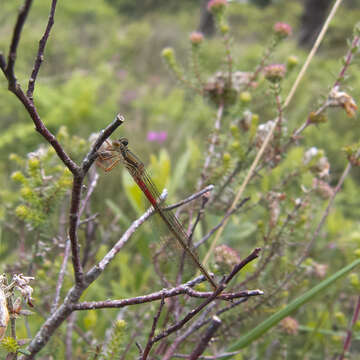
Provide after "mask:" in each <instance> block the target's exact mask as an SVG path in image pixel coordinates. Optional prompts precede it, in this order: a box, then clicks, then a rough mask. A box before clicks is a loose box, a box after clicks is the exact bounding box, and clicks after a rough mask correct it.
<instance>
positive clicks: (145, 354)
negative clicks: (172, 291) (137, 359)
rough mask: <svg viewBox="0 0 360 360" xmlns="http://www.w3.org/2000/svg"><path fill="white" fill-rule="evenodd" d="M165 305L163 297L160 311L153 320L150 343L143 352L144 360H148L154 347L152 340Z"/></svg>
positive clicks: (148, 342)
mask: <svg viewBox="0 0 360 360" xmlns="http://www.w3.org/2000/svg"><path fill="white" fill-rule="evenodd" d="M164 304H165V297H164V296H162V297H161V302H160V305H159V310H158V311H157V313H156V315H155V316H154V320H153V324H152V327H151V331H150V334H149V338H148V341H147V343H146V346H145V349H144V352H143V355H142V360H146V359H147V357H148V355H149V353H150V350H151V348H152V345H153V342H152V339H153V337H154V334H155V330H156V326H157V323H158V321H159V318H160V315H161V311H162V309H163V307H164Z"/></svg>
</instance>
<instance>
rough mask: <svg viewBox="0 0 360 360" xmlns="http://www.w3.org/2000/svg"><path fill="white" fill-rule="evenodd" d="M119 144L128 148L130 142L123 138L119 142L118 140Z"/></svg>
mask: <svg viewBox="0 0 360 360" xmlns="http://www.w3.org/2000/svg"><path fill="white" fill-rule="evenodd" d="M118 142H119V143H120V144H121V145H123V146H125V147H126V146H128V144H129V140H128V139H127V138H124V137H122V138H120V139H119V140H118Z"/></svg>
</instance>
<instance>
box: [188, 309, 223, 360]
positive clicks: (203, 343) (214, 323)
mask: <svg viewBox="0 0 360 360" xmlns="http://www.w3.org/2000/svg"><path fill="white" fill-rule="evenodd" d="M220 325H221V320H220V318H218V317H217V316H216V315H215V316H213V317H212V320H211V323H210V326H209V327H208V328H207V330H206V332H205V334H204V336H203V337H202V338H201V340H200V342H199V344H198V345H197V346H196V347H195V349H194V350H193V352H192V353H191V354H190V356H189V360H196V359H198V358H199V356H200V355H201V354H202V353H203V352H204V351H205V350H206V348H207V346H208V345H209V342H210V341H211V338H212V337H213V336H214V334H215V333H216V331H217V330H218V329H219V327H220Z"/></svg>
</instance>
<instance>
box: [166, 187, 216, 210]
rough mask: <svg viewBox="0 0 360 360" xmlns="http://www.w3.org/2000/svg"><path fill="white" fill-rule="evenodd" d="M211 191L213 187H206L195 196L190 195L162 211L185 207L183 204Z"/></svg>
mask: <svg viewBox="0 0 360 360" xmlns="http://www.w3.org/2000/svg"><path fill="white" fill-rule="evenodd" d="M213 189H214V185H208V186H206V187H205V188H204V189H202V190H200V191H198V192H196V193H195V194H192V195H190V196H189V197H187V198H186V199H184V200H181V201H179V202H177V203H175V204H172V205H170V206H167V207H166V208H164V210H166V211H168V210H173V209H176V208H178V207H180V206H183V205H185V204H187V203H189V202H191V201H193V200H195V199H197V198H199V197H200V196H202V195H204V194H206V193H207V192H209V191H212V190H213Z"/></svg>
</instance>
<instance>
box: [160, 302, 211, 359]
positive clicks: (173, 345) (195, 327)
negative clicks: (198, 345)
mask: <svg viewBox="0 0 360 360" xmlns="http://www.w3.org/2000/svg"><path fill="white" fill-rule="evenodd" d="M215 305H216V304H215V303H212V304H210V305H209V306H208V307H207V308H205V309H204V311H203V312H202V314H201V315H199V318H198V319H197V320H196V321H194V322H193V323H192V324H191V325H190V326H189V327H188V328H187V329H186V330H185V331H184V332H183V333H182V334H181V335H180V336H177V337H176V338H175V339H174V341H173V342H172V343H171V345H170V346H169V347H168V348H167V350H166V353H165V355H164V356H163V359H162V360H169V359H172V357H173V354H174V352H175V350H176V349H177V348H178V347H179V345H180V344H181V343H182V342H183V341H185V340H186V339H187V338H188V337H189V336H190V335H191V334H193V333H194V332H195V331H197V330H199V329H200V328H201V326H203V325H200V324H204V323H206V321H210V319H209V318H208V315H209V314H210V312H211V311H212V310H213V308H214V307H215Z"/></svg>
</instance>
